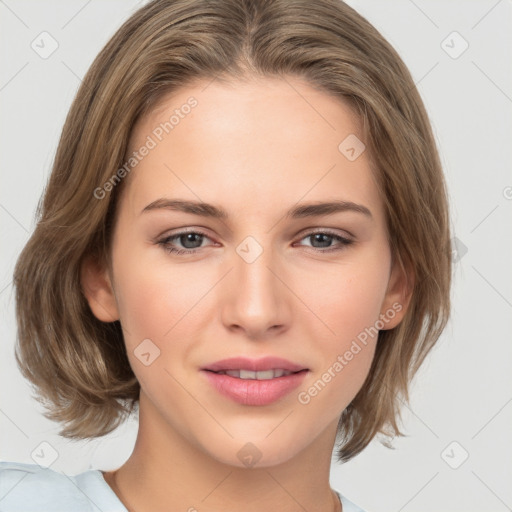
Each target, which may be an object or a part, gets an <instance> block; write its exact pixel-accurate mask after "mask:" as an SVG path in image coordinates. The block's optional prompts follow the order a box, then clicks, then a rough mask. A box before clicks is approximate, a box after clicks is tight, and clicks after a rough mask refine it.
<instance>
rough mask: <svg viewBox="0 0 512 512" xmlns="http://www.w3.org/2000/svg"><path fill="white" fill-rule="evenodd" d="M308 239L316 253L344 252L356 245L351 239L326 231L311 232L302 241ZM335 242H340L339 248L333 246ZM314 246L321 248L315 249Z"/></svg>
mask: <svg viewBox="0 0 512 512" xmlns="http://www.w3.org/2000/svg"><path fill="white" fill-rule="evenodd" d="M308 238H309V239H310V240H311V242H312V245H311V247H313V249H314V250H315V251H316V252H334V251H342V250H343V249H345V247H347V246H349V245H351V244H353V243H354V240H351V239H349V238H346V237H344V236H341V235H338V234H336V233H333V232H331V231H326V230H318V231H313V232H310V233H308V234H306V236H304V237H303V238H302V239H301V240H306V239H308ZM333 240H336V241H337V242H338V246H334V247H332V246H331V244H332V241H333ZM313 244H318V246H319V247H318V246H317V247H315V246H314V245H313ZM326 247H327V249H326Z"/></svg>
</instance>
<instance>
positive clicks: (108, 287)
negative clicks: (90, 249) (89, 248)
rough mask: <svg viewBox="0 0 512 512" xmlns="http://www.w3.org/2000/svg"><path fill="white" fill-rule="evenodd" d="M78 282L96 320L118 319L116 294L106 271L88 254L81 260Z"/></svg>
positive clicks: (112, 320)
mask: <svg viewBox="0 0 512 512" xmlns="http://www.w3.org/2000/svg"><path fill="white" fill-rule="evenodd" d="M80 282H81V285H82V290H83V293H84V295H85V297H86V299H87V302H88V303H89V307H90V308H91V311H92V312H93V314H94V316H95V317H96V318H97V319H98V320H101V321H102V322H114V321H116V320H119V312H118V308H117V301H116V296H115V294H114V289H113V287H112V283H111V280H110V277H109V275H108V272H107V270H106V269H105V268H104V267H103V266H101V265H100V264H99V263H98V261H97V260H95V259H94V258H92V257H90V256H89V257H86V258H85V259H84V261H83V262H82V265H81V268H80Z"/></svg>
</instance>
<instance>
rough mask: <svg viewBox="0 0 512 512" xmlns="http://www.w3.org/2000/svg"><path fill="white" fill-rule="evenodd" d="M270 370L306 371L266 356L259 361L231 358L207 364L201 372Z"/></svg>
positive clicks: (284, 361) (299, 366)
mask: <svg viewBox="0 0 512 512" xmlns="http://www.w3.org/2000/svg"><path fill="white" fill-rule="evenodd" d="M272 368H281V369H283V370H288V371H290V372H299V371H301V370H307V368H306V367H305V366H302V365H299V364H296V363H292V362H291V361H288V360H287V359H283V358H281V357H273V356H267V357H262V358H260V359H249V358H248V357H231V358H229V359H222V361H217V362H215V363H212V364H209V365H207V366H205V367H204V368H201V369H202V370H210V371H212V372H219V371H222V370H251V371H253V372H259V371H264V370H271V369H272Z"/></svg>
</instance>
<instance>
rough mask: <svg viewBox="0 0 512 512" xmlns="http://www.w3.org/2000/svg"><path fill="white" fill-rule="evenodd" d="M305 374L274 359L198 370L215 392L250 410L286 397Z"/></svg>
mask: <svg viewBox="0 0 512 512" xmlns="http://www.w3.org/2000/svg"><path fill="white" fill-rule="evenodd" d="M309 371H310V370H309V368H305V367H304V366H302V365H300V364H296V363H292V362H290V361H287V360H285V359H281V358H275V357H266V358H263V359H248V358H243V357H239V358H231V359H224V360H222V361H217V362H216V363H213V364H210V365H208V366H207V367H204V368H201V373H202V374H203V375H204V376H205V377H206V379H207V381H208V382H209V383H210V384H211V385H212V387H213V388H214V389H215V390H216V391H217V392H219V393H220V394H221V395H223V396H224V397H227V398H229V399H230V400H232V401H234V402H237V403H239V404H242V405H251V406H262V405H269V404H272V403H274V402H276V401H278V400H279V399H282V398H284V397H286V395H288V394H289V393H290V392H291V391H292V390H293V389H295V388H296V387H298V386H299V385H300V384H301V383H302V381H303V380H304V378H305V376H306V374H307V373H309Z"/></svg>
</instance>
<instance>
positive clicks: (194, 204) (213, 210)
mask: <svg viewBox="0 0 512 512" xmlns="http://www.w3.org/2000/svg"><path fill="white" fill-rule="evenodd" d="M159 209H166V210H174V211H180V212H184V213H191V214H193V215H199V216H201V217H210V218H214V219H222V220H226V219H228V218H229V214H228V213H227V212H226V211H225V210H224V209H223V208H221V207H219V206H215V205H213V204H209V203H204V202H201V201H187V200H184V199H168V198H164V197H162V198H160V199H157V200H155V201H153V202H152V203H150V204H148V205H147V206H146V207H145V208H144V209H143V210H142V211H141V214H143V213H147V212H149V211H153V210H159ZM340 212H356V213H361V214H363V215H365V216H366V217H369V218H370V219H372V218H373V216H372V213H371V211H370V210H369V209H368V208H367V207H366V206H364V205H362V204H357V203H353V202H352V201H343V200H336V201H329V202H313V203H303V204H300V205H298V206H294V207H292V208H290V209H289V210H288V211H287V212H286V214H285V217H286V218H292V219H302V218H305V217H318V216H321V215H333V214H335V213H340Z"/></svg>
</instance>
